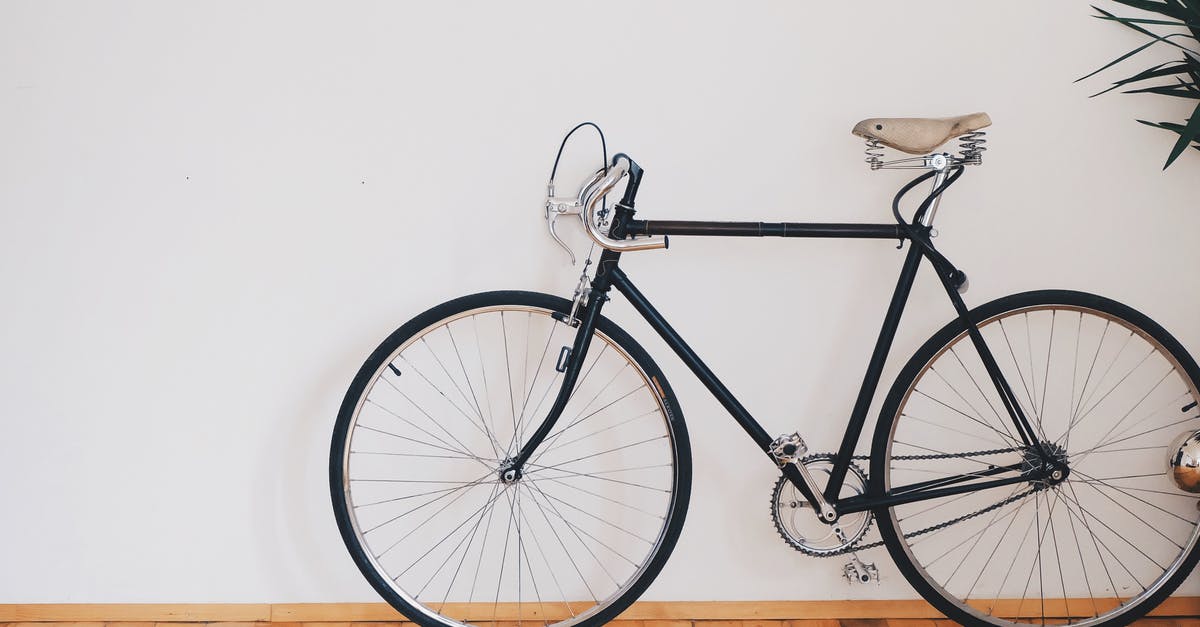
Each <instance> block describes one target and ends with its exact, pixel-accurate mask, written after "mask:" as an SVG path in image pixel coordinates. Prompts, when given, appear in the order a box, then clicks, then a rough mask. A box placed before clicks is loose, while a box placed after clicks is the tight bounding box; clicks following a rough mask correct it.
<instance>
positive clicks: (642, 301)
mask: <svg viewBox="0 0 1200 627" xmlns="http://www.w3.org/2000/svg"><path fill="white" fill-rule="evenodd" d="M610 279H611V281H612V285H613V286H614V287H616V288H617V290H618V291H619V292H621V293H622V294H624V295H625V298H627V299H629V303H630V304H632V305H633V308H634V309H636V310H637V311H638V313H640V314H642V317H643V318H645V319H646V322H648V323H649V324H650V326H652V327H654V330H655V331H657V332H658V334H659V335H660V336H662V339H663V340H664V341H665V342H666V343H667V345H668V346H670V347H671V350H674V351H675V354H676V355H678V356H679V358H680V359H682V360H683V363H685V364H687V367H688V368H690V369H691V371H692V373H693V374H695V375H696V378H697V379H700V382H701V383H703V384H704V387H706V388H708V391H709V392H711V393H712V395H713V396H714V397H715V398H716V399H717V401H718V402H720V403H721V405H722V406H723V407H724V408H725V411H727V412H729V415H730V416H733V419H734V420H736V421H737V423H738V424H739V425H741V426H742V429H745V430H746V433H747V434H749V435H750V438H751V439H752V440H754V443H755V444H757V445H758V447H759V448H760V449H762V451H763V452H764V453H767V454H768V455H769V454H770V450H771V443H772V442H774V439H773V438H771V436H770V435H768V434H767V432H766V431H764V430H763V428H762V425H760V424H758V422H757V421H756V420H754V417H753V416H751V415H750V412H748V411H746V408H745V407H742V404H741V403H739V402H738V400H737V399H736V398H734V396H733V393H732V392H730V391H729V388H727V387H725V384H723V383H721V380H720V379H718V378H717V375H716V374H714V373H713V371H712V370H710V369H709V367H708V366H707V365H705V363H704V362H703V361H701V359H700V356H699V355H697V354H696V352H695V351H693V350H692V348H691V347H690V346H688V345H687V342H684V341H683V338H682V337H680V336H679V334H678V333H676V332H675V329H673V328H671V325H670V324H669V323H667V321H666V319H664V318H663V317H662V314H660V313H658V310H656V309H655V308H654V306H653V305H651V304H650V302H649V301H647V300H646V297H645V296H643V295H642V293H641V292H639V291H638V289H637V288H636V287H634V286H633V283H631V282H630V281H629V277H627V276H625V273H624V272H623V271H622V270H620V269H619V268H614V269H613V271H612V274H611V277H610ZM772 459H773V458H772ZM780 471H781V472H782V473H783V475H784V476H785V477H787V478H788V481H791V482H792V485H794V486H796V489H797V490H799V491H800V494H801V495H803V496H804V498H805V499H806V500H808V502H809V503H810V504H811V505H812V506H813V509H814V510H815V509H816V508H817V507H818V503H817V499H816V495H815V494H813V491H812V490H811V489H809V487H808V483H807V482H805V481H804V478H803V477H802V476H801V474H800V471H799V470H798V469H797V467H796V465H795V464H785V465H784V466H783V467H782V468H780Z"/></svg>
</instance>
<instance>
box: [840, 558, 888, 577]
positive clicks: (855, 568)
mask: <svg viewBox="0 0 1200 627" xmlns="http://www.w3.org/2000/svg"><path fill="white" fill-rule="evenodd" d="M842 575H844V576H845V577H846V581H848V582H850V583H871V582H872V581H874V582H875V583H879V569H878V568H876V567H875V563H874V562H864V561H862V560H860V559H858V556H857V555H852V556H851V557H850V563H848V564H846V565H845V566H843V567H842Z"/></svg>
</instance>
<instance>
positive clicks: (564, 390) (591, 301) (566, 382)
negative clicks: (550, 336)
mask: <svg viewBox="0 0 1200 627" xmlns="http://www.w3.org/2000/svg"><path fill="white" fill-rule="evenodd" d="M620 257H621V253H619V252H616V251H612V250H605V251H603V252H602V253H601V254H600V262H599V263H598V264H596V276H595V278H593V279H592V285H591V291H590V292H589V293H588V299H587V304H586V305H585V306H584V307H583V314H582V315H581V316H579V317H578V318H574V317H573V316H574V314H575V313H576V312H574V311H572V312H571V313H570V314H567V315H561V317H560V316H559V315H556V316H555V318H556V319H558V320H559V322H562V323H564V324H570V321H571V320H573V319H575V320H578V324H579V326H578V328H577V330H576V331H575V341H574V343H572V345H571V349H570V352H569V353H567V355H566V359H565V363H560V364H559V366H560V367H563V366H565V368H564V369H563V377H562V385H561V386H560V387H559V389H558V396H557V397H555V399H554V405H552V406H551V407H550V411H549V412H547V414H546V418H545V419H544V420H542V424H541V425H539V426H538V428H537V431H534V432H533V434H532V435H530V436H529V439H528V440H526V441H525V444H524V445H522V446H521V450H520V451H518V452H517V454H516V455H515V456H513V457H511V458H509V459H507V460H504V463H503V464H501V466H500V480H501V481H503V482H504V483H512V482H514V481H516V480H518V479H520V478H521V474H522V471H523V469H524V467H525V464H526V463H527V462H528V461H529V457H530V456H531V455H533V452H534V451H536V450H537V447H539V446H541V444H542V442H543V441H544V440H545V439H546V436H547V435H549V434H550V430H551V429H553V428H554V425H555V424H556V423H557V422H558V419H559V417H561V416H562V412H563V409H565V408H566V406H567V403H568V402H569V401H570V400H571V396H572V394H574V392H575V383H576V382H577V380H578V379H579V371H580V370H582V369H583V362H584V358H586V357H587V352H588V347H589V345H590V344H591V342H592V335H593V334H594V332H595V330H596V324H597V323H598V322H599V320H600V309H601V308H602V307H603V306H604V303H605V301H607V300H608V291H609V289H610V288H611V287H612V281H611V278H610V273H611V272H612V270H613V269H614V268H616V267H617V261H618V259H620Z"/></svg>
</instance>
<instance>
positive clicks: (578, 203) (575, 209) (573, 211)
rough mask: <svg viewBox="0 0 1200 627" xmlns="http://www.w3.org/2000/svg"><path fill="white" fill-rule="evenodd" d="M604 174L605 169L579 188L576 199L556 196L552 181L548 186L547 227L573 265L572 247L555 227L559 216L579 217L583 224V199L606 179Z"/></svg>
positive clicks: (573, 254) (600, 170)
mask: <svg viewBox="0 0 1200 627" xmlns="http://www.w3.org/2000/svg"><path fill="white" fill-rule="evenodd" d="M604 173H605V169H604V168H601V169H599V170H597V171H596V172H594V173H593V174H592V176H590V177H589V178H588V180H586V181H584V183H583V185H581V186H580V187H579V193H578V194H577V195H576V197H575V198H568V197H563V196H555V195H554V181H553V180H552V181H550V182H549V183H547V184H546V226H547V227H548V228H549V229H550V237H552V238H554V241H555V242H557V243H558V245H559V246H562V249H563V250H565V251H567V254H568V255H570V256H571V265H575V253H574V251H572V250H571V247H570V246H567V243H566V242H564V241H563V240H562V238H561V237H559V236H558V233H557V232H556V231H555V230H554V225H555V224H556V221H557V220H558V217H559V216H565V215H574V216H579V221H580V222H583V220H584V217H583V198H584V196H586V195H587V193H588V192H589V191H591V188H592V187H593V186H594V185H596V184H597V183H599V182H600V180H601V179H603V178H604Z"/></svg>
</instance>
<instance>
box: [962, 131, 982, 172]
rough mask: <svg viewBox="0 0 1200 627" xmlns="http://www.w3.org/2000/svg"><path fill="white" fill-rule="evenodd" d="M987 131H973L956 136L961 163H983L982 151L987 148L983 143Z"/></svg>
mask: <svg viewBox="0 0 1200 627" xmlns="http://www.w3.org/2000/svg"><path fill="white" fill-rule="evenodd" d="M984 135H987V133H985V132H983V131H974V132H972V133H967V134H966V135H963V136H961V137H959V138H958V150H959V156H960V158H961V162H962V164H963V165H979V164H981V163H983V152H984V151H985V150H987V148H986V147H984V144H986V143H987V139H986V138H985V137H984Z"/></svg>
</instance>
